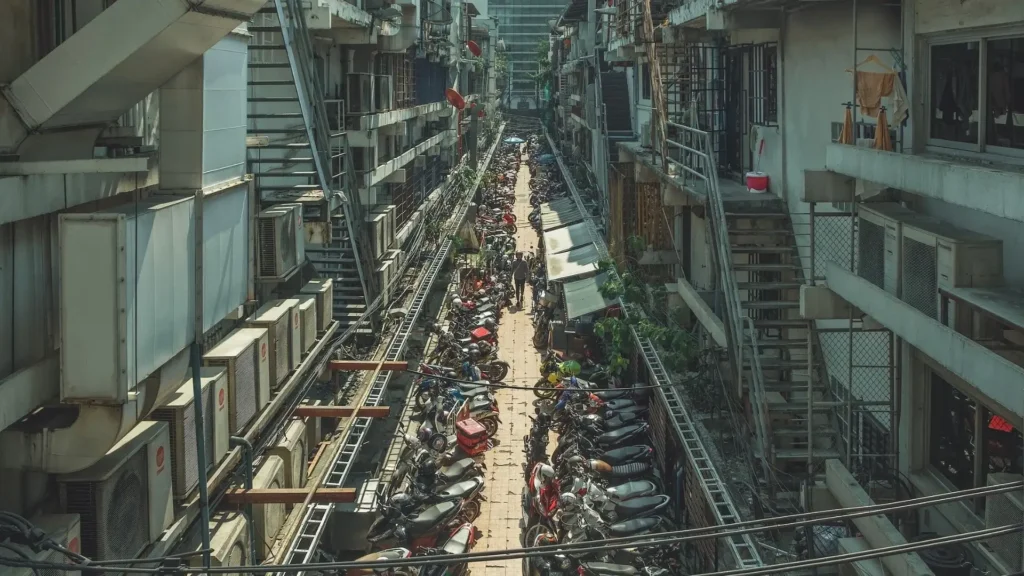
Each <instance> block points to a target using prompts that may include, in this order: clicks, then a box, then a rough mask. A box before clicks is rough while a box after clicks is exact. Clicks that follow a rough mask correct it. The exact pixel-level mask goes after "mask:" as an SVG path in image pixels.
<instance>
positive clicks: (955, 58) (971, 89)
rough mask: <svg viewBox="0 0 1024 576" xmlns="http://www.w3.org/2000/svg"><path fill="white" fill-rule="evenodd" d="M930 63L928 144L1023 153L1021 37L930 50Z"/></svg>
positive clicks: (1023, 49) (1023, 42) (1023, 44)
mask: <svg viewBox="0 0 1024 576" xmlns="http://www.w3.org/2000/svg"><path fill="white" fill-rule="evenodd" d="M930 58H931V62H930V65H929V69H930V75H931V79H930V85H931V88H930V92H929V98H930V112H929V116H930V118H929V131H930V138H931V140H932V142H933V144H936V145H939V146H952V147H955V148H967V149H969V150H974V151H977V152H995V153H999V152H1003V153H1012V152H1011V151H1016V150H1024V36H1017V37H1011V38H984V39H981V38H979V39H977V40H970V41H965V42H955V43H949V44H938V45H933V46H932V47H931V50H930ZM1018 155H1019V153H1018Z"/></svg>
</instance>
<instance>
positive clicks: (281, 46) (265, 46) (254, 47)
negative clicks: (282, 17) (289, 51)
mask: <svg viewBox="0 0 1024 576" xmlns="http://www.w3.org/2000/svg"><path fill="white" fill-rule="evenodd" d="M278 29H279V30H280V28H278ZM284 49H285V45H284V44H249V50H250V51H252V50H284Z"/></svg>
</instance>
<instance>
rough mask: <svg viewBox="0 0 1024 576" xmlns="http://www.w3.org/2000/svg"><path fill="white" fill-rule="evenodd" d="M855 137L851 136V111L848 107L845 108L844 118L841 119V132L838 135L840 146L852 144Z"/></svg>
mask: <svg viewBox="0 0 1024 576" xmlns="http://www.w3.org/2000/svg"><path fill="white" fill-rule="evenodd" d="M854 138H855V136H854V135H853V110H851V109H850V107H849V106H847V107H846V117H845V118H843V131H842V132H840V133H839V143H840V144H851V145H852V144H853V143H854Z"/></svg>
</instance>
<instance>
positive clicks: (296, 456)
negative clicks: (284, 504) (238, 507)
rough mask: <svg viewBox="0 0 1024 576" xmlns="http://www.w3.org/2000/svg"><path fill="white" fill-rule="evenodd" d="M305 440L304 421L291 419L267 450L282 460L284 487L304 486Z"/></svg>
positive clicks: (307, 452)
mask: <svg viewBox="0 0 1024 576" xmlns="http://www.w3.org/2000/svg"><path fill="white" fill-rule="evenodd" d="M306 442H307V440H306V424H305V422H303V421H302V420H292V421H291V422H289V423H288V426H286V427H285V429H284V436H283V437H282V438H281V439H280V440H278V442H277V444H275V445H274V446H273V447H271V448H270V450H268V451H267V452H268V454H272V455H274V456H280V457H281V459H282V460H284V478H285V483H286V484H287V486H286V488H304V487H305V486H306V475H307V474H306V466H307V465H308V462H309V459H308V457H307V456H308V455H309V448H308V446H307V445H306ZM290 508H291V507H290V506H289V509H290Z"/></svg>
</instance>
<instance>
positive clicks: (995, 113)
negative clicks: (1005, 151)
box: [985, 38, 1024, 149]
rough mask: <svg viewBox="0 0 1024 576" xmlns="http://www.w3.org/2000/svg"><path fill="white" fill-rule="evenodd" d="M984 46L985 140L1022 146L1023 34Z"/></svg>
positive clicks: (997, 143)
mask: <svg viewBox="0 0 1024 576" xmlns="http://www.w3.org/2000/svg"><path fill="white" fill-rule="evenodd" d="M987 48H988V62H987V63H986V70H988V82H987V83H986V84H987V85H986V86H985V99H986V100H985V103H986V105H987V106H988V114H987V116H988V118H987V121H988V127H987V131H986V134H985V141H986V144H989V145H990V146H1002V147H1004V148H1017V149H1024V38H1008V39H1005V40H990V41H989V42H988V45H987Z"/></svg>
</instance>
